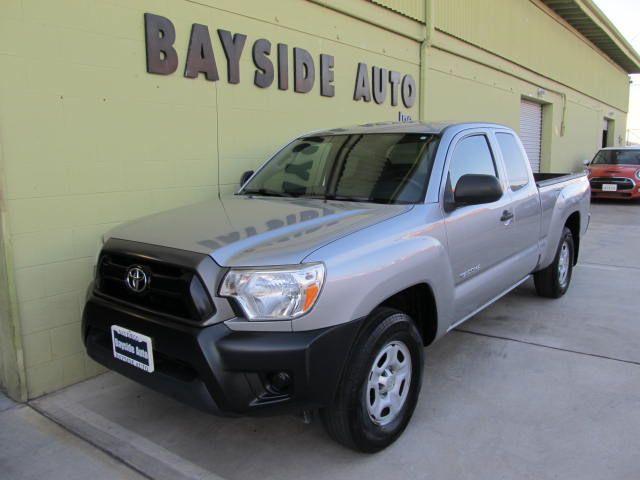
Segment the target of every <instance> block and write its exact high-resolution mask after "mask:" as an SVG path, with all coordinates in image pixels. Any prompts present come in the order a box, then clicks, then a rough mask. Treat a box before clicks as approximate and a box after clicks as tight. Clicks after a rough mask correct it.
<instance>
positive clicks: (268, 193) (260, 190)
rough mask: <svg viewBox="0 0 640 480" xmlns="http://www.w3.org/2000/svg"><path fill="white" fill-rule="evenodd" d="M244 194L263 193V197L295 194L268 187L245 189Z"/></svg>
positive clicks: (291, 195)
mask: <svg viewBox="0 0 640 480" xmlns="http://www.w3.org/2000/svg"><path fill="white" fill-rule="evenodd" d="M241 193H242V194H243V195H261V196H263V197H294V196H295V195H293V194H291V193H287V192H279V191H277V190H269V189H267V188H257V189H255V190H243V191H242V192H241Z"/></svg>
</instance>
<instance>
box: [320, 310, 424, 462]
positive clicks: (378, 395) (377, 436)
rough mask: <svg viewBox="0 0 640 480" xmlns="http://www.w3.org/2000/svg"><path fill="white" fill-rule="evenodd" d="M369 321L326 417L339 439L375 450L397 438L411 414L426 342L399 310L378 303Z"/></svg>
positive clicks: (415, 398)
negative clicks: (383, 306) (380, 306)
mask: <svg viewBox="0 0 640 480" xmlns="http://www.w3.org/2000/svg"><path fill="white" fill-rule="evenodd" d="M368 325H370V328H369V331H368V332H366V333H365V334H364V335H362V336H361V338H360V340H359V341H358V342H357V344H356V345H354V348H353V352H354V353H353V354H352V356H351V358H350V360H349V364H348V365H347V367H346V369H345V374H344V377H343V379H342V382H341V384H340V387H339V390H338V393H337V395H336V399H335V401H334V403H333V405H331V406H330V407H328V408H325V409H324V410H323V411H322V419H323V422H324V424H325V427H326V429H327V431H328V432H329V435H331V437H332V438H333V439H334V440H336V441H338V442H339V443H341V444H343V445H345V446H348V447H350V448H353V449H354V450H357V451H361V452H367V453H373V452H377V451H380V450H382V449H383V448H385V447H387V446H389V445H390V444H391V443H393V442H394V441H395V440H396V439H397V438H398V437H399V436H400V435H401V434H402V432H403V431H404V429H405V428H406V426H407V424H408V423H409V420H410V419H411V416H412V414H413V410H414V409H415V406H416V403H417V401H418V395H419V393H420V387H421V383H422V370H423V345H422V338H421V337H420V334H419V332H418V330H417V328H416V326H415V324H414V322H413V320H411V318H410V317H409V316H408V315H405V314H404V313H402V312H400V311H398V310H394V309H390V308H379V309H376V310H375V311H374V312H373V313H372V314H371V316H370V318H369V322H368Z"/></svg>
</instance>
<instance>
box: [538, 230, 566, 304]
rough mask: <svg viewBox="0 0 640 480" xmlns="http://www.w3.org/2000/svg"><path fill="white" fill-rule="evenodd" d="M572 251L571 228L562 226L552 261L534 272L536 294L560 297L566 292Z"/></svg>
mask: <svg viewBox="0 0 640 480" xmlns="http://www.w3.org/2000/svg"><path fill="white" fill-rule="evenodd" d="M574 252H575V249H574V244H573V235H572V234H571V230H569V229H568V228H567V227H564V230H563V232H562V237H561V238H560V245H558V251H557V252H556V256H555V258H554V260H553V262H552V263H551V265H549V266H548V267H547V268H545V269H544V270H540V271H539V272H536V273H535V275H534V277H533V279H534V282H535V285H536V292H538V295H540V296H541V297H547V298H560V297H561V296H562V295H564V294H565V293H567V290H568V289H569V284H570V283H571V274H572V273H573V259H574V255H575V253H574Z"/></svg>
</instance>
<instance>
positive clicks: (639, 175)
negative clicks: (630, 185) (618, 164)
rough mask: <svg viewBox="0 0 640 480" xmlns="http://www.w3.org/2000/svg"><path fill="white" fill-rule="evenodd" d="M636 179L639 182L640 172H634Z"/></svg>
mask: <svg viewBox="0 0 640 480" xmlns="http://www.w3.org/2000/svg"><path fill="white" fill-rule="evenodd" d="M636 178H637V179H638V180H640V170H636Z"/></svg>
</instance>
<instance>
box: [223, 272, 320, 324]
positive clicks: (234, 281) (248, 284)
mask: <svg viewBox="0 0 640 480" xmlns="http://www.w3.org/2000/svg"><path fill="white" fill-rule="evenodd" d="M324 273H325V272H324V265H322V264H321V263H314V264H307V265H300V266H293V267H277V268H260V269H258V268H256V269H232V270H230V271H229V273H227V275H226V276H225V277H224V280H223V281H222V286H221V287H220V296H222V297H231V298H235V299H236V300H237V301H238V303H239V304H240V306H241V307H242V310H243V311H244V313H245V315H246V316H247V318H248V319H249V320H290V319H292V318H296V317H299V316H301V315H304V314H305V313H307V312H308V311H309V310H311V308H312V307H313V306H314V305H315V303H316V300H317V299H318V296H319V295H320V290H321V289H322V283H323V282H324Z"/></svg>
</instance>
